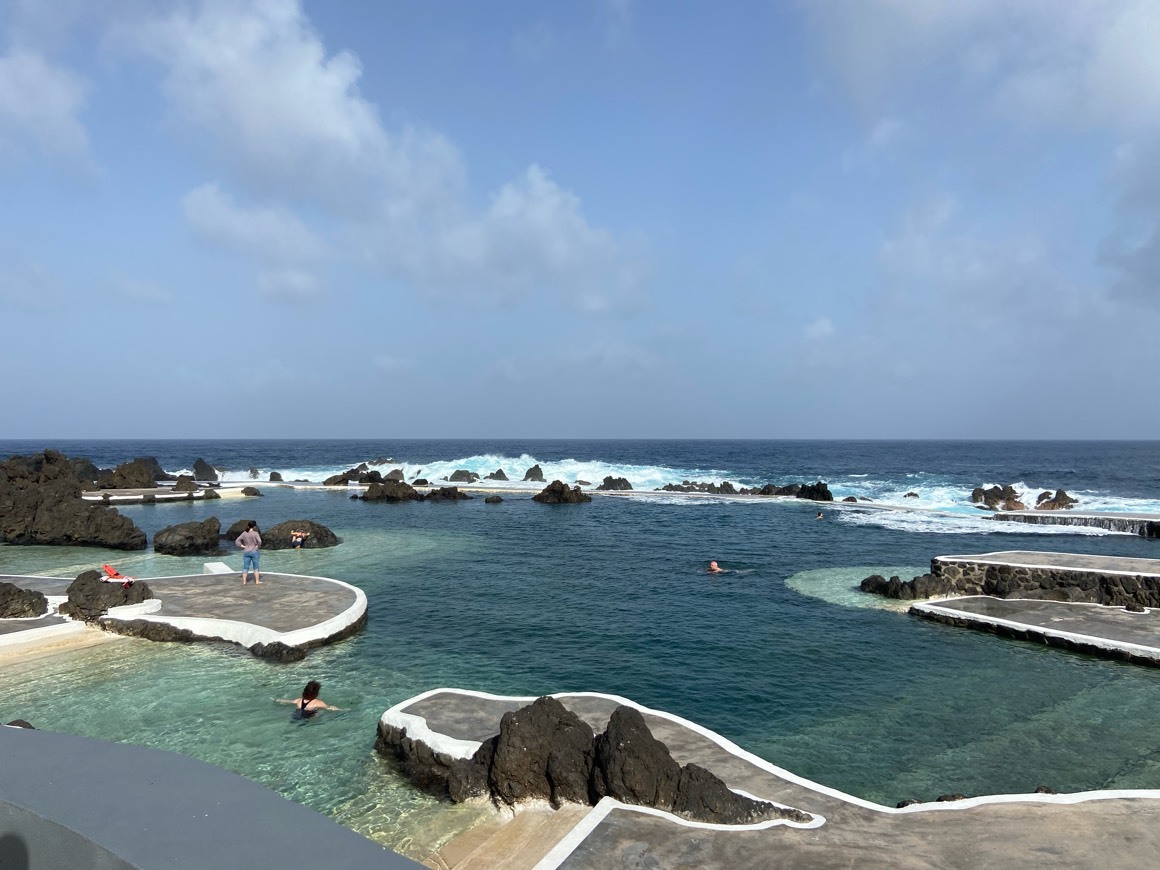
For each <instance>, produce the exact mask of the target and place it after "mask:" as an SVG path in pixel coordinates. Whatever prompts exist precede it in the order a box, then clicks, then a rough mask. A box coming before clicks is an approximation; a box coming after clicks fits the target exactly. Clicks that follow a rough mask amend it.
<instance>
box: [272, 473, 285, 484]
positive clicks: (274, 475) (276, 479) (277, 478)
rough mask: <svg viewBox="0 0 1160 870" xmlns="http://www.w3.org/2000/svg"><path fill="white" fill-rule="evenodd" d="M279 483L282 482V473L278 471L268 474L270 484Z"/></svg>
mask: <svg viewBox="0 0 1160 870" xmlns="http://www.w3.org/2000/svg"><path fill="white" fill-rule="evenodd" d="M281 482H282V473H281V472H280V471H271V472H270V483H281Z"/></svg>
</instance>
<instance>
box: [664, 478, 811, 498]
mask: <svg viewBox="0 0 1160 870" xmlns="http://www.w3.org/2000/svg"><path fill="white" fill-rule="evenodd" d="M657 491H658V492H703V493H706V494H708V495H767V496H768V495H776V496H782V497H789V498H804V499H808V500H810V501H833V500H834V496H833V493H831V492H830V487H829V485H828V484H826V483H824V482H823V481H820V480H819V481H818V482H817V483H789V484H786V485H785V486H778V485H776V484H773V483H767V484H765V486H753V487H745V486H742V487H736V486H734V485H733V484H732V483H730V482H729V481H728V480H723V481H721V483H719V484H718V483H712V482H704V481H697V480H686V481H684V482H683V483H666V484H665V485H664V486H662V487H660V488H659V489H658V490H657Z"/></svg>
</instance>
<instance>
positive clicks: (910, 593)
mask: <svg viewBox="0 0 1160 870" xmlns="http://www.w3.org/2000/svg"><path fill="white" fill-rule="evenodd" d="M858 588H859V589H861V590H862V591H863V592H868V593H870V594H871V595H882V596H884V597H886V598H894V599H897V600H899V601H914V600H916V599H921V598H942V597H945V596H947V595H954V594H956V593H955V591H954V586H953V584H951V583H949V582H947V581H946V580H943V579H940V578H937V577H934V576H932V575H930V574H923V575H922V576H921V577H915V578H914V579H913V580H902V579H900V578H899V577H898V576H897V575H895V576H893V577H891V578H890V579H889V580H887V579H886V578H885V577H883V576H882V575H881V574H871V575H870V576H869V577H867V578H866V579H865V580H863V581H862V582H861V584H859V587H858Z"/></svg>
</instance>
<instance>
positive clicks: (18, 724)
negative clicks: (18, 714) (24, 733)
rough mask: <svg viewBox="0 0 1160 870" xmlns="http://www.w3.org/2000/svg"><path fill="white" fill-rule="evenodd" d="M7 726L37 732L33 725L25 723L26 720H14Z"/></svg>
mask: <svg viewBox="0 0 1160 870" xmlns="http://www.w3.org/2000/svg"><path fill="white" fill-rule="evenodd" d="M7 724H8V725H9V726H10V727H12V728H28V729H30V730H32V731H35V730H36V729H35V728H33V727H32V725H31V724H30V723H29V722H27V721H25V720H24V719H13V720H12V721H11V722H8V723H7Z"/></svg>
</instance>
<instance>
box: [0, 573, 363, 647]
mask: <svg viewBox="0 0 1160 870" xmlns="http://www.w3.org/2000/svg"><path fill="white" fill-rule="evenodd" d="M142 579H143V580H144V582H146V583H148V584H149V588H150V589H152V590H153V594H154V596H156V597H155V598H154V599H152V600H150V601H146V602H143V603H141V604H138V605H132V606H130V607H117V608H112V609H111V610H110V611H109V613H108V615H107V616H105V617H102V618H101V622H102V624H103V625H106V626H108V627H112V624H113V623H114V622H116V621H126V620H137V619H140V620H145V621H146V622H157V623H164V624H166V625H170V626H173V627H174V628H178V629H187V630H189V631H191V632H193V634H194V635H196V636H197V637H199V638H205V639H216V640H225V641H229V642H231V643H237V644H240V645H242V646H244V647H247V648H249V647H252V646H254V645H255V644H258V643H263V644H270V643H274V642H281V643H283V644H285V645H286V646H291V647H298V648H301V649H307V648H310V647H314V646H320V645H322V644H326V643H329V642H331V641H334V640H338V639H341V638H342V637H345V636H347V635H348V634H350V633H351V632H352V631H354V630H357V629H358V627H359V626H361V625H362V623H363V622H364V621H365V619H366V611H367V598H366V594H365V593H364V592H363V591H362V590H361V589H359V588H358V587H356V586H352V585H351V584H349V583H344V582H342V581H341V580H333V579H330V578H327V577H310V576H305V575H301V574H281V573H274V572H268V571H263V572H262V583H261V584H260V585H255V584H254V583H253V582H250V583H248V584H246V585H245V586H242V584H241V575H240V573H239V572H231V573H229V574H192V575H185V576H181V577H149V578H142ZM0 580H4V581H6V582H9V583H14V584H15V585H17V586H20V587H23V588H25V589H35V590H37V591H39V592H42V593H44V594H45V595H47V596H58V597H59V596H63V595H64V594H65V590H66V589H67V588H68V586H69V584H70V583H71V582H72V580H71V579H70V578H56V577H30V576H13V575H7V576H0ZM17 623H23V625H16V624H17ZM34 623H40V625H35V624H34ZM0 626H8V628H7V631H6V632H3V633H0V644H3V643H4V642H5V641H6V640H8V641H10V642H13V643H15V642H17V640H18V639H19V638H20V637H21V635H22V633H23V632H27V631H31V630H34V629H37V628H41V627H55V628H57V629H58V633H59V632H60V631H64V630H65V629H69V630H74V631H75V630H76V626H78V624H77V623H74V622H65V623H64V624H63V625H60V624H57V625H55V626H50V625H49V624H47V623H44V622H42V621H41V620H0Z"/></svg>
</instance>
